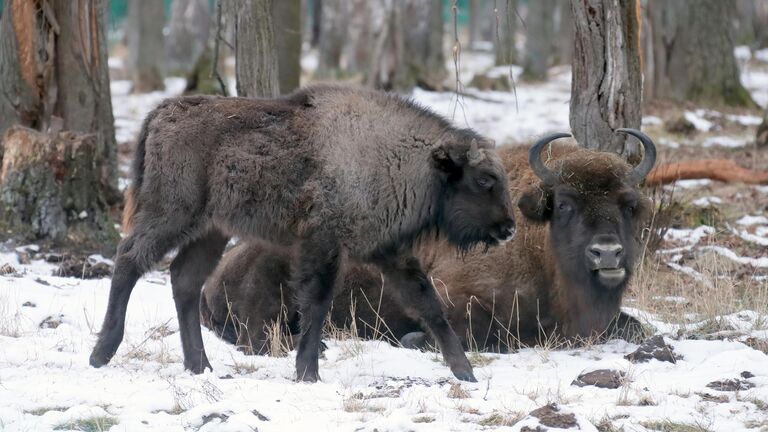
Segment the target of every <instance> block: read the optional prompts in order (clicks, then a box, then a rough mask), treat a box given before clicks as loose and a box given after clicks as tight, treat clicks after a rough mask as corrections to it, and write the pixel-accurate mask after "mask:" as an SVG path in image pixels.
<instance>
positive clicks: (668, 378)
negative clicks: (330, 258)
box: [0, 54, 768, 432]
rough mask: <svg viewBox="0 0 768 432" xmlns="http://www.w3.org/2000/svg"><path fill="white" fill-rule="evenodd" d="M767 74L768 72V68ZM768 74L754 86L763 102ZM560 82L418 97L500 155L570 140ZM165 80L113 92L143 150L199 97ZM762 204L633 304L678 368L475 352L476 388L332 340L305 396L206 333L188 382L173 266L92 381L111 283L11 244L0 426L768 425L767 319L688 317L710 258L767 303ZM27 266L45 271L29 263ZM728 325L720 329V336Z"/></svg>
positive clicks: (262, 360) (710, 189)
mask: <svg viewBox="0 0 768 432" xmlns="http://www.w3.org/2000/svg"><path fill="white" fill-rule="evenodd" d="M760 55H762V54H760ZM467 58H468V60H467V61H465V62H464V63H463V64H465V65H466V64H469V66H467V69H464V70H462V71H461V76H462V81H464V82H465V83H466V82H469V80H470V78H471V72H472V70H471V69H472V68H484V67H488V66H490V63H488V62H487V59H485V60H484V59H483V57H482V56H479V57H478V58H477V59H471V58H469V57H467ZM754 58H755V59H760V58H762V57H760V56H758V55H755V56H754ZM470 60H471V61H470ZM764 61H765V62H766V64H768V56H766V57H765V60H764ZM764 70H765V68H763V69H760V70H759V71H751V70H747V71H745V72H744V73H743V74H742V75H743V76H744V77H746V79H745V81H746V82H747V86H748V87H749V88H750V90H752V91H753V94H754V95H755V98H756V99H758V100H759V102H760V103H763V104H766V103H768V93H766V92H765V89H768V85H763V84H761V83H763V82H764V80H765V78H766V77H768V74H766V73H765V72H764ZM550 75H551V80H550V81H548V82H546V83H542V84H526V83H521V82H518V84H517V97H515V96H514V95H511V94H508V93H500V92H477V91H475V90H472V89H467V93H469V96H467V97H464V98H462V99H461V100H460V103H459V104H458V105H457V103H456V98H455V95H454V94H452V93H435V92H426V91H419V90H417V91H416V92H415V93H414V95H413V97H414V98H415V99H416V100H417V101H419V102H421V103H423V104H425V105H429V106H431V107H432V108H433V109H435V110H436V111H437V112H439V113H441V114H443V115H445V116H446V117H448V118H452V119H453V120H454V121H455V122H456V123H457V124H459V125H469V126H471V127H474V128H477V129H478V130H479V131H480V132H482V133H484V134H486V135H488V136H490V137H492V138H494V139H496V140H497V141H498V142H500V143H506V142H530V141H531V140H532V139H533V138H535V137H537V136H541V135H543V134H545V133H548V132H552V131H567V130H568V100H569V92H570V71H569V70H568V68H555V69H553V70H552V71H551V74H550ZM765 82H767V83H768V81H765ZM166 84H167V90H166V91H165V92H157V93H152V94H148V95H131V94H130V93H129V84H128V83H127V82H124V81H115V82H113V83H112V93H113V98H114V100H113V109H114V113H115V121H116V128H117V135H118V142H120V143H123V144H125V143H129V142H131V141H132V140H134V139H135V135H136V133H137V131H138V129H139V127H140V122H141V120H142V118H143V117H144V115H145V114H146V113H147V112H148V111H149V110H150V109H151V108H152V107H154V105H156V104H157V103H158V102H159V101H160V100H162V99H163V98H165V97H167V96H169V95H173V94H177V93H179V92H180V91H181V90H182V89H183V85H184V83H183V80H179V79H173V78H171V79H169V80H167V81H166ZM689 113H690V114H689ZM685 116H686V117H688V118H689V121H691V122H692V123H694V124H695V125H696V127H697V128H699V129H701V131H700V133H701V134H703V135H702V139H700V140H698V141H696V144H695V145H703V144H702V143H709V145H710V146H711V147H706V148H707V149H708V150H710V149H711V148H715V149H718V150H717V151H732V152H744V151H747V150H746V148H745V147H744V145H746V146H747V147H748V146H749V144H748V143H746V142H743V141H742V139H743V137H744V136H746V134H747V133H748V132H749V131H752V132H751V133H754V132H753V131H754V128H755V127H756V124H755V122H756V120H755V118H756V115H755V114H749V115H746V114H744V115H734V114H721V113H716V112H715V113H714V114H713V113H712V112H707V111H705V110H691V111H689V112H686V113H685ZM718 116H721V117H722V116H731V117H729V118H728V120H729V121H730V122H732V123H734V124H739V125H741V126H740V127H742V128H743V133H742V134H741V135H739V136H736V137H734V136H731V135H729V132H723V131H720V130H718V127H717V122H716V121H715V120H713V119H715V118H717V117H718ZM663 121H664V120H663V119H661V118H659V117H655V116H648V117H646V119H645V120H644V123H645V124H646V125H648V126H652V127H658V126H660V125H661V124H662V123H663ZM710 132H711V133H713V135H707V134H708V133H710ZM665 139H667V138H666V137H665ZM707 139H709V141H707ZM687 145H693V144H690V143H688V144H687ZM669 148H670V149H674V147H673V146H670V147H669ZM122 184H123V186H124V185H125V184H126V181H125V179H124V180H123V182H122ZM676 188H677V191H678V192H676V193H678V194H680V195H681V196H686V194H687V196H690V197H691V198H690V206H691V208H695V209H699V210H701V211H704V210H707V211H709V210H710V209H712V208H716V209H721V210H722V211H725V210H727V209H730V208H733V207H739V208H741V207H744V206H746V204H742V202H743V201H750V202H751V201H755V200H759V199H763V198H765V197H767V196H768V188H766V187H765V186H762V187H748V186H743V187H742V188H741V189H740V190H738V191H737V192H735V193H734V192H731V191H724V190H722V189H720V188H718V186H717V185H716V184H714V182H710V181H687V182H678V184H677V185H676ZM763 209H764V210H759V209H755V208H753V207H749V210H745V211H744V212H743V213H741V214H739V215H737V216H734V215H730V214H729V215H728V216H727V217H725V221H724V222H718V225H717V226H710V225H707V224H698V225H695V226H694V225H691V226H687V225H684V226H679V227H676V228H673V229H670V230H669V231H667V234H666V238H665V241H664V243H663V245H662V248H661V249H660V251H659V253H658V254H657V258H656V259H657V261H658V262H659V263H660V265H661V267H663V269H662V270H664V271H667V272H668V273H665V274H666V275H667V276H668V275H669V274H671V275H673V276H674V277H675V278H677V279H675V280H676V281H678V282H679V283H681V284H682V285H683V287H682V288H681V290H680V292H675V293H674V294H669V293H666V294H658V293H656V294H652V295H649V296H650V300H649V302H646V303H643V302H642V301H641V297H642V292H636V293H635V294H636V295H635V296H632V297H631V298H630V299H628V301H627V303H626V304H627V305H628V306H629V307H627V308H625V310H626V311H627V312H628V313H631V314H633V315H635V316H637V317H638V318H640V319H641V320H642V321H644V322H645V323H647V324H649V325H650V326H653V328H655V329H656V331H657V332H658V333H659V334H662V335H664V337H665V341H666V342H667V343H668V344H670V345H671V346H672V348H673V349H674V352H675V354H676V356H677V362H676V363H674V364H673V363H669V362H663V361H659V360H651V361H650V362H647V363H632V362H630V361H629V360H627V359H625V358H624V356H625V355H627V354H629V353H632V352H633V351H635V350H636V349H637V348H638V346H637V345H634V344H630V343H627V342H623V341H611V342H609V343H607V344H603V345H594V346H587V347H581V348H571V349H563V350H554V349H551V348H552V347H537V348H531V349H524V350H521V351H519V352H517V353H513V354H505V355H498V354H477V353H473V354H471V355H470V358H471V360H472V362H473V363H474V364H475V373H476V376H477V377H478V379H479V382H478V383H473V384H469V383H459V382H457V381H456V380H455V379H453V377H452V375H451V374H450V372H449V370H448V368H447V367H446V366H445V365H444V364H443V363H442V361H441V357H440V356H439V355H438V354H435V353H422V352H416V351H410V350H405V349H401V348H395V347H392V346H390V345H388V344H387V343H385V342H379V341H360V340H354V339H345V340H329V341H328V345H329V349H328V350H327V351H326V353H325V357H326V358H325V359H324V360H321V365H320V368H321V376H322V378H323V382H320V383H317V384H299V383H295V382H294V381H293V365H294V357H293V355H294V354H295V353H291V354H289V355H288V356H287V357H282V358H273V357H265V356H245V355H243V354H242V353H240V352H238V351H236V350H234V349H233V347H232V346H230V345H228V344H225V343H223V342H221V341H220V340H218V339H217V338H216V337H215V336H214V335H213V334H212V333H211V332H208V331H206V330H204V331H203V338H204V341H205V345H206V348H207V351H208V355H209V358H210V360H211V363H212V364H213V367H214V371H213V372H208V373H205V374H203V375H200V376H193V375H191V374H189V373H187V372H185V371H184V370H183V366H182V354H181V347H180V341H179V336H178V331H177V330H178V324H177V321H176V316H175V308H174V305H173V300H172V296H171V290H170V281H169V276H168V274H167V272H163V271H155V272H152V273H150V274H148V275H146V276H145V277H144V278H142V279H141V280H140V282H139V283H138V285H137V287H136V289H135V290H134V294H133V297H132V299H131V303H130V306H129V311H128V320H127V327H126V337H125V340H124V343H123V344H122V345H121V348H120V350H119V351H118V353H117V355H116V356H115V358H114V359H113V361H112V363H110V364H109V365H108V366H106V367H104V368H102V369H93V368H91V367H89V366H88V356H89V354H90V350H91V348H92V347H93V345H94V342H95V339H96V337H95V332H96V331H98V328H99V326H100V324H101V320H102V318H103V314H104V311H105V308H106V301H107V295H108V289H109V279H108V278H102V279H87V280H84V279H77V278H63V277H57V276H52V274H53V272H54V270H55V269H56V264H52V263H48V262H45V261H44V260H41V259H35V256H36V255H35V248H34V247H30V248H22V249H20V251H21V253H17V251H16V250H15V249H14V248H13V247H10V246H8V247H5V248H4V249H0V250H2V252H0V430H2V431H48V430H88V431H100V430H111V431H113V432H117V431H183V430H199V431H254V430H258V431H262V432H263V431H293V430H295V431H304V430H313V431H325V430H329V431H380V432H383V431H402V430H409V431H411V430H412V431H448V430H451V431H453V430H456V431H465V430H509V431H521V430H545V428H547V429H548V430H559V429H558V428H557V427H553V426H552V425H559V426H561V427H566V426H569V425H571V426H570V427H571V430H573V429H580V430H586V431H595V430H600V431H615V430H625V431H649V430H669V431H741V430H766V429H768V355H766V351H768V331H766V330H765V329H766V327H767V326H766V317H765V315H764V313H765V307H763V309H762V310H750V309H749V308H747V307H745V308H739V306H740V304H739V303H736V302H734V304H733V305H732V306H733V308H735V309H734V310H731V311H730V312H729V313H728V314H724V315H722V316H707V315H705V314H701V313H694V311H693V310H692V309H691V310H686V309H685V308H687V307H689V306H688V305H689V304H690V303H691V302H692V301H693V300H692V295H691V292H690V291H688V290H693V289H694V288H693V287H694V286H695V285H696V284H701V285H702V286H708V287H715V288H717V287H719V285H718V284H722V281H721V280H720V279H719V278H721V277H722V276H721V275H719V274H714V275H713V274H709V273H708V272H707V268H706V267H707V264H706V263H707V262H708V261H705V258H706V259H709V257H710V255H716V256H719V257H720V259H721V260H723V262H728V263H731V265H732V266H735V267H734V268H737V269H742V270H744V271H743V273H745V274H746V276H744V280H746V281H747V282H746V286H747V289H749V290H752V292H754V293H755V296H756V295H757V293H759V292H762V293H764V292H765V291H766V286H768V276H766V275H768V270H767V269H768V253H766V248H765V246H766V245H768V210H766V209H765V207H763ZM27 255H31V256H32V258H33V259H32V260H31V261H29V262H27V261H26V260H25V261H24V262H20V260H19V257H20V256H21V257H24V256H27ZM40 256H41V257H43V256H44V254H42V251H41V255H40ZM713 301H714V302H724V301H725V300H722V298H721V297H716V298H714V299H713ZM653 303H659V304H665V305H669V307H673V308H678V309H675V310H677V311H679V310H683V311H685V312H686V313H685V314H684V315H685V316H680V317H678V318H679V320H671V319H670V316H669V314H664V313H662V311H661V309H662V308H659V310H656V309H651V308H649V307H647V306H648V305H649V304H653ZM729 306H730V305H729ZM697 312H700V311H698V310H697ZM673 321H674V322H673ZM713 321H714V322H716V323H717V324H718V326H717V331H705V329H706V328H708V327H709V326H711V324H712V322H713ZM681 322H683V323H684V324H681ZM723 329H727V330H723ZM599 369H609V370H613V371H616V372H618V373H620V374H623V375H624V377H623V378H622V379H621V380H620V382H619V384H618V387H617V388H615V389H608V388H597V387H595V386H591V385H588V386H584V387H579V386H575V385H572V383H573V381H574V380H575V379H577V377H578V376H579V375H580V374H582V373H585V372H590V371H594V370H599ZM728 380H731V381H728ZM717 381H720V382H719V383H718V382H717ZM723 381H725V382H723ZM708 384H709V386H708ZM547 404H556V405H557V406H558V409H559V410H560V413H559V415H554V416H553V415H544V414H542V411H538V412H536V413H537V414H536V416H534V415H529V413H531V412H532V411H533V410H536V409H538V408H541V407H544V406H546V405H547ZM545 411H546V410H545ZM570 414H573V416H572V417H571V416H570ZM542 425H543V426H542ZM537 427H541V428H542V429H537ZM525 428H528V429H525Z"/></svg>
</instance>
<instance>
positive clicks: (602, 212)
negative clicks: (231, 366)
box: [203, 144, 649, 352]
mask: <svg viewBox="0 0 768 432" xmlns="http://www.w3.org/2000/svg"><path fill="white" fill-rule="evenodd" d="M528 152H529V148H528V147H516V148H505V149H502V150H500V151H499V155H500V157H501V159H502V161H503V164H504V166H505V168H506V170H507V175H508V178H509V187H510V192H511V195H512V197H513V200H514V201H515V202H520V206H521V207H523V208H524V210H521V209H517V208H516V209H515V217H516V220H517V221H518V233H517V237H516V239H515V240H514V241H512V242H510V243H507V244H505V245H504V246H502V247H498V248H494V249H492V250H490V251H489V252H488V253H481V252H480V251H472V252H470V253H468V254H466V255H461V256H459V255H457V254H456V253H455V252H453V251H452V250H450V249H449V248H446V245H445V244H444V243H441V242H435V241H425V242H422V244H421V245H420V247H418V248H417V256H418V257H419V258H420V259H421V260H422V263H423V264H424V266H425V268H426V269H427V270H428V272H429V273H430V276H431V277H433V278H434V285H435V288H436V289H437V292H438V294H439V295H440V297H441V300H442V303H443V306H444V308H445V310H446V312H447V314H448V318H449V321H450V323H451V326H452V327H453V328H454V329H455V330H456V332H457V334H458V335H459V336H460V337H461V338H462V340H463V345H464V347H465V348H479V349H485V350H494V351H506V350H507V349H509V348H514V347H517V346H518V345H519V344H520V343H522V344H526V345H532V344H536V343H541V342H542V339H548V338H562V337H565V338H568V339H571V340H573V339H577V338H580V337H583V338H586V337H591V336H597V335H603V336H606V334H607V335H608V336H620V337H624V338H634V337H641V336H642V329H641V326H640V324H639V323H638V322H637V321H636V320H634V319H632V318H631V317H628V316H626V315H624V314H620V310H619V307H620V304H621V297H622V295H623V292H624V290H625V287H626V285H627V282H628V281H629V279H630V277H631V271H632V268H633V266H634V264H635V261H636V256H637V255H636V250H637V236H638V235H639V231H640V228H641V227H642V226H643V222H644V220H645V217H646V214H647V211H648V207H649V204H648V201H647V199H645V198H643V197H641V196H640V195H639V194H638V193H637V190H636V187H635V186H634V185H628V184H626V182H625V179H626V178H627V174H628V172H629V171H630V166H629V165H628V164H627V163H625V162H624V161H623V160H622V159H621V158H619V157H618V156H615V155H613V154H609V153H599V152H594V151H590V150H586V149H582V148H580V147H575V146H570V145H562V144H560V145H553V146H552V147H551V149H550V150H549V151H545V152H544V154H543V159H544V160H547V159H549V161H548V162H547V164H548V165H549V166H550V168H551V169H552V170H553V171H554V172H555V173H556V174H557V177H558V179H559V180H558V184H556V185H543V184H542V182H541V180H540V179H539V178H538V177H537V176H536V175H535V174H534V173H533V172H532V171H531V169H530V167H529V166H528ZM560 194H566V195H564V196H565V197H566V198H568V197H570V198H573V202H572V205H574V206H578V209H577V210H578V213H579V214H580V215H581V220H580V221H579V220H576V219H578V218H576V217H575V216H574V217H571V218H570V219H569V220H568V221H566V222H567V223H566V224H565V225H563V224H562V220H561V218H559V217H558V215H557V212H558V211H559V210H557V209H555V208H553V207H554V204H555V203H556V202H557V200H558V198H560V197H559V195H560ZM566 198H562V199H566ZM628 205H630V206H631V207H632V210H631V212H629V211H628V208H627V206H628ZM526 206H527V207H526ZM553 213H554V214H553ZM600 221H603V222H606V223H608V225H610V226H611V227H612V228H610V229H608V228H605V227H601V226H600V223H601V222H600ZM611 221H612V223H611ZM608 232H610V233H613V234H616V235H619V236H621V237H622V238H621V243H622V244H623V246H624V248H625V251H626V254H625V261H624V263H623V266H624V268H626V270H627V276H626V278H625V280H623V281H621V283H619V284H617V285H615V286H613V285H611V286H604V285H603V284H601V283H600V282H599V280H594V278H593V277H592V275H591V274H590V273H591V271H590V270H591V269H589V268H587V269H585V268H584V266H585V264H584V260H583V259H582V258H581V256H583V255H584V250H583V249H584V244H585V242H587V243H589V241H591V238H592V236H593V234H600V235H605V233H608ZM579 239H580V240H579ZM289 250H290V249H289V248H288V247H285V246H277V245H267V244H263V243H259V244H253V243H250V244H249V243H246V244H240V245H238V246H237V247H236V248H235V249H233V250H232V251H230V252H228V255H229V257H228V258H227V260H226V261H225V262H223V263H222V264H221V265H220V266H219V268H218V269H217V271H216V273H215V275H214V276H213V277H212V278H211V279H209V280H208V281H207V282H206V286H205V288H204V290H203V296H204V298H205V300H206V301H207V304H204V305H203V311H204V313H207V314H208V315H209V316H210V317H211V318H212V320H213V322H218V323H220V324H221V323H224V322H225V321H227V320H231V319H232V317H231V316H229V317H228V316H227V315H225V314H224V313H223V311H226V312H231V313H232V314H233V315H234V317H235V320H237V321H242V322H245V321H247V322H250V323H255V326H256V331H255V332H253V328H254V327H251V329H252V330H251V336H252V338H253V340H251V341H250V342H247V343H245V342H244V341H243V340H239V341H238V340H236V338H233V337H227V336H226V335H224V338H225V339H227V340H229V341H230V342H233V343H239V344H245V345H248V344H253V345H255V346H259V347H261V346H264V344H265V342H264V339H265V337H266V335H265V334H263V333H260V332H259V331H258V329H259V328H260V327H262V326H263V323H264V322H265V321H267V322H268V321H270V320H273V319H275V317H276V316H277V315H276V313H275V311H277V310H278V308H279V304H278V302H279V301H280V299H281V297H279V296H277V295H275V294H274V291H275V288H274V287H275V286H276V285H279V284H283V285H284V284H285V281H286V280H287V277H288V276H287V273H285V274H283V275H282V278H281V277H280V275H279V274H277V273H275V272H273V271H272V270H271V269H274V268H281V267H283V264H276V263H275V262H272V263H270V264H267V263H266V260H270V261H272V260H277V262H280V260H281V258H280V257H284V256H287V255H288V251H289ZM240 255H242V256H246V255H247V256H250V257H251V258H249V260H248V261H249V262H252V263H254V267H253V268H249V269H248V270H247V272H248V274H249V275H252V276H250V277H245V276H244V275H243V273H242V272H243V271H244V269H242V267H240V266H238V265H234V264H233V265H228V264H227V263H234V262H235V260H236V259H237V257H238V256H240ZM262 260H263V261H262ZM262 274H269V275H270V276H271V277H276V278H277V279H279V281H271V282H270V281H264V280H263V279H262V278H263V276H261V275H262ZM234 275H237V276H236V277H237V278H238V279H242V280H246V282H245V283H232V282H233V280H232V279H233V277H235V276H234ZM254 281H257V282H254ZM384 283H385V282H384V280H383V279H382V277H381V276H380V275H379V273H378V271H376V269H373V268H370V267H366V266H359V265H350V266H349V270H348V271H347V273H346V274H345V278H344V282H343V284H342V285H341V286H342V287H343V288H342V290H341V291H340V292H339V293H337V294H336V296H335V299H334V305H333V313H332V321H333V323H334V324H335V325H336V326H339V327H341V326H344V325H349V324H350V303H352V302H354V303H355V304H356V307H355V308H354V309H355V311H356V318H357V323H356V327H357V329H358V333H359V334H360V336H362V337H370V336H377V335H379V334H383V335H384V336H386V337H388V338H389V339H390V340H392V341H397V340H399V339H401V338H402V337H403V336H405V335H406V334H408V333H410V332H417V331H420V329H421V327H420V325H419V323H418V320H417V317H416V316H415V315H414V314H413V313H408V311H403V310H402V309H400V307H399V304H398V303H397V302H396V301H395V299H393V298H392V296H391V294H390V292H391V290H388V289H383V286H382V284H384ZM257 296H262V298H261V299H260V300H259V302H257V303H255V304H254V303H252V300H251V299H252V298H254V297H257ZM264 297H267V298H268V300H269V301H266V302H265V301H264ZM288 297H290V296H288ZM282 298H283V299H285V298H286V296H285V293H283V296H282ZM224 304H228V307H225V306H222V305H224ZM265 304H267V305H269V306H268V307H265ZM288 307H289V309H290V305H289V306H288ZM208 308H212V310H210V311H208ZM205 311H208V312H205ZM614 319H617V321H614V322H613V323H612V320H614ZM381 320H383V321H384V323H383V324H381V323H380V322H379V321H381ZM377 323H378V324H377ZM209 327H211V328H215V329H216V330H217V331H218V333H219V334H221V332H222V330H223V327H222V326H221V325H219V326H218V327H217V326H211V325H209ZM374 327H376V328H377V330H376V331H374V330H373V328H374ZM409 336H413V335H409ZM421 336H422V337H423V334H422V335H421ZM410 340H411V341H412V340H413V339H410ZM416 340H419V338H418V337H417V338H416ZM410 343H411V342H409V344H410ZM259 351H260V352H261V350H259Z"/></svg>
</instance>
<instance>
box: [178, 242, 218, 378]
mask: <svg viewBox="0 0 768 432" xmlns="http://www.w3.org/2000/svg"><path fill="white" fill-rule="evenodd" d="M228 241H229V237H227V236H226V235H224V234H223V233H221V232H219V231H217V230H211V231H209V232H207V233H206V234H204V235H202V236H200V237H198V238H196V239H195V240H192V241H191V242H190V243H188V244H186V245H184V246H182V247H181V249H180V250H179V253H178V255H176V258H174V260H173V262H172V263H171V286H172V288H173V300H174V302H175V303H176V314H177V315H178V318H179V334H180V335H181V347H182V350H183V351H184V367H185V368H186V369H188V370H190V371H192V372H193V373H202V372H203V371H204V370H205V369H206V368H208V369H212V368H211V364H210V362H209V361H208V357H207V356H206V354H205V348H204V347H203V336H202V333H201V332H200V290H201V288H202V287H203V283H204V282H205V279H206V278H207V277H208V276H209V275H210V274H211V272H213V269H214V268H215V267H216V264H218V262H219V260H220V259H221V254H222V252H224V248H225V247H226V245H227V242H228Z"/></svg>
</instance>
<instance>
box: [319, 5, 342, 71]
mask: <svg viewBox="0 0 768 432" xmlns="http://www.w3.org/2000/svg"><path fill="white" fill-rule="evenodd" d="M322 1H323V5H322V8H321V12H322V20H321V21H320V41H319V46H318V52H317V56H318V59H317V61H318V64H317V74H316V75H317V78H319V79H322V80H334V79H338V78H340V77H341V75H342V69H341V53H342V49H343V47H344V42H345V39H346V36H347V21H348V18H349V6H350V4H349V0H322Z"/></svg>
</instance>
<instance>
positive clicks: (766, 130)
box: [755, 109, 768, 148]
mask: <svg viewBox="0 0 768 432" xmlns="http://www.w3.org/2000/svg"><path fill="white" fill-rule="evenodd" d="M755 145H756V146H757V147H761V148H768V109H766V110H765V113H764V114H763V123H762V124H761V125H760V127H758V128H757V134H756V135H755Z"/></svg>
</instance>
